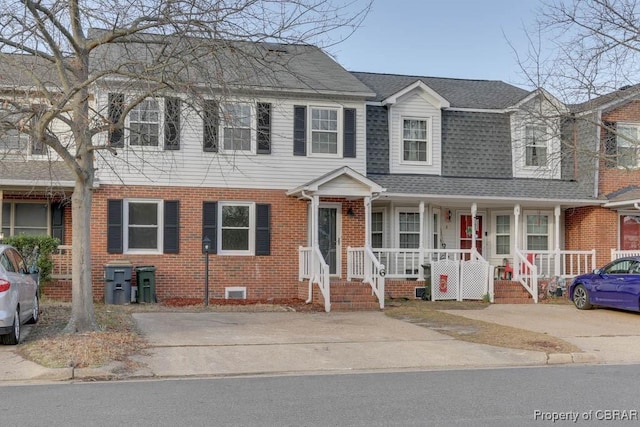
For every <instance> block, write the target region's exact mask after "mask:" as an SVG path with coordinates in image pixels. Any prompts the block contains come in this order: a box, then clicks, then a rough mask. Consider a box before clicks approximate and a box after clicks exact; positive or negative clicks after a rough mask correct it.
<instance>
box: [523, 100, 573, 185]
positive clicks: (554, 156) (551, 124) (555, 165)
mask: <svg viewBox="0 0 640 427" xmlns="http://www.w3.org/2000/svg"><path fill="white" fill-rule="evenodd" d="M558 116H559V114H558V110H557V108H556V107H554V106H553V105H552V104H551V103H550V102H548V101H545V102H544V103H543V104H542V107H541V106H540V101H539V100H538V99H534V100H532V101H530V102H529V103H528V104H527V105H525V106H523V107H522V108H521V109H520V110H518V111H516V112H515V113H513V114H512V116H511V141H513V142H512V145H511V149H512V155H513V176H514V177H516V178H545V179H560V177H561V172H562V171H561V151H560V144H561V141H560V119H559V117H558ZM527 125H542V126H546V128H547V167H535V166H534V167H532V166H526V155H525V144H526V141H525V129H526V126H527Z"/></svg>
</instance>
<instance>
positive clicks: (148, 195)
mask: <svg viewBox="0 0 640 427" xmlns="http://www.w3.org/2000/svg"><path fill="white" fill-rule="evenodd" d="M246 46H247V45H246V44H239V45H237V46H236V47H235V48H236V49H240V50H241V49H243V47H246ZM250 46H251V49H252V53H253V54H255V52H258V53H259V54H260V55H263V56H264V58H265V60H269V61H272V63H271V65H272V66H275V67H276V68H275V69H274V68H270V67H263V68H260V67H256V66H252V67H244V68H243V73H239V72H236V73H233V72H232V73H229V74H227V75H228V76H229V79H230V81H229V82H228V85H226V86H225V87H222V88H221V87H211V86H209V85H208V83H209V82H208V80H207V79H206V75H207V74H198V73H187V74H188V75H189V78H191V79H192V80H191V81H189V83H190V86H189V87H190V89H189V91H186V90H185V91H179V90H177V91H165V92H162V93H161V94H155V95H154V96H153V97H148V98H146V99H144V100H143V101H142V102H141V103H139V104H137V106H135V107H134V108H133V109H131V111H129V112H128V114H127V115H126V116H125V128H124V130H122V131H120V130H113V131H112V132H111V133H109V134H104V135H102V138H101V139H99V140H97V141H96V143H97V144H104V145H110V147H111V151H112V152H114V153H117V155H113V154H110V153H109V152H108V151H100V152H99V153H98V155H97V157H96V168H97V171H96V181H95V190H94V196H93V205H92V212H91V215H92V224H93V227H94V230H93V231H92V240H91V252H92V268H93V273H92V275H93V285H94V291H95V292H94V294H95V296H96V299H99V298H101V296H102V290H103V283H104V274H103V273H104V271H103V266H104V265H105V264H107V263H108V262H111V261H116V260H122V259H126V260H128V261H130V262H131V263H132V264H133V265H135V266H140V265H154V266H156V273H155V274H156V285H157V286H156V287H157V297H158V299H159V300H166V299H168V298H203V296H204V282H205V268H204V265H205V255H204V254H203V240H204V239H205V238H206V239H209V240H210V241H211V251H210V252H211V255H210V256H209V261H210V270H209V284H210V296H211V297H212V298H229V297H241V298H248V299H259V300H269V299H279V298H302V299H306V300H312V299H315V300H320V301H321V302H324V303H325V307H326V309H329V308H330V306H333V307H334V308H338V307H341V308H362V307H366V306H367V305H366V304H369V301H367V297H368V298H372V297H371V293H372V292H373V293H374V294H375V295H376V296H377V298H378V300H379V304H380V306H382V305H383V299H384V296H385V295H386V296H392V297H399V296H402V297H413V296H414V295H415V294H416V288H420V287H422V286H423V283H422V282H420V283H418V282H416V280H422V279H423V277H424V275H425V271H426V272H428V271H429V269H430V268H431V267H432V266H433V268H439V267H436V265H437V264H436V262H438V261H441V260H443V259H450V260H454V259H455V262H458V261H460V260H474V261H478V262H484V263H486V265H491V266H502V267H505V266H507V268H509V267H508V266H511V267H510V270H511V271H510V272H511V273H512V274H513V276H514V278H520V280H521V283H522V284H523V285H524V286H525V287H526V286H528V287H529V290H530V292H531V293H532V294H536V295H537V287H534V286H533V285H532V284H531V283H530V282H529V280H530V279H531V276H532V275H531V274H530V271H532V269H533V271H536V272H537V274H538V275H544V276H552V275H562V276H569V275H572V274H576V271H577V270H576V269H575V268H573V266H571V268H570V267H569V258H566V257H571V256H583V255H584V256H585V257H587V258H588V257H589V256H591V258H593V255H592V253H591V252H589V254H591V255H589V254H586V255H585V254H579V252H585V251H586V250H590V249H592V248H593V247H594V246H589V245H588V243H589V242H585V245H582V244H580V245H575V244H574V242H573V240H572V241H571V242H569V241H567V242H565V240H566V239H567V240H568V239H569V237H571V236H572V235H571V232H572V230H573V228H572V227H574V223H575V222H571V221H570V220H569V219H570V218H575V213H576V212H580V211H581V210H585V211H589V210H590V209H599V208H596V207H594V206H599V205H601V204H602V203H604V201H603V200H601V199H599V198H598V194H597V193H596V192H595V191H594V186H595V184H594V180H593V176H591V178H588V177H587V178H584V177H582V176H580V175H579V171H580V167H579V166H580V165H581V163H580V161H581V160H580V159H578V157H577V156H576V155H575V152H576V151H575V150H571V149H567V148H566V147H565V146H564V145H563V144H562V141H561V137H560V135H561V128H562V126H563V124H564V119H565V118H566V116H567V114H568V113H569V111H568V110H567V109H566V108H565V107H564V106H562V105H560V104H559V103H557V102H556V101H555V100H553V99H552V98H551V97H550V96H549V95H548V94H547V93H546V92H544V91H542V90H539V91H534V92H528V91H525V90H522V89H520V88H518V87H515V86H512V85H509V84H506V83H503V82H498V81H483V80H462V79H447V78H433V77H415V76H402V75H387V74H374V73H349V72H347V71H346V70H344V69H343V68H342V67H341V66H340V65H339V64H338V63H336V62H335V61H334V60H332V59H331V58H330V57H329V56H328V55H326V54H325V53H324V52H322V51H321V50H320V49H318V48H316V47H313V46H307V45H273V44H254V45H250ZM118 49H119V47H118V46H112V47H110V48H109V50H107V51H104V52H101V53H100V56H99V57H100V58H102V59H105V61H104V63H111V62H112V61H115V60H117V59H118V58H125V57H126V54H130V53H131V52H136V50H135V49H133V50H127V51H126V52H125V50H124V49H123V50H118ZM145 49H146V47H145ZM230 56H231V58H226V60H229V61H231V62H230V63H233V62H234V61H236V60H237V58H235V57H233V54H230ZM244 59H246V58H244ZM110 61H111V62H110ZM218 64H219V65H220V67H221V69H220V70H208V71H209V72H211V74H208V75H219V74H217V73H218V72H223V71H226V70H227V69H226V68H225V62H224V60H222V61H219V62H218ZM281 64H286V66H287V70H279V69H277V66H279V65H281ZM254 65H255V64H254ZM101 66H102V62H96V63H95V64H94V65H93V67H94V68H93V71H94V72H95V71H99V70H100V69H101ZM265 70H266V71H265ZM284 71H286V72H284ZM194 75H197V76H200V77H198V78H194V77H192V76H194ZM240 77H242V78H240ZM231 80H233V81H231ZM132 83H133V84H132ZM25 84H26V83H25ZM141 93H142V92H141V90H140V87H137V86H136V85H135V82H131V81H130V80H127V81H123V80H122V79H118V78H114V79H109V78H104V79H102V80H101V81H100V82H99V83H98V84H97V85H95V86H93V87H92V96H93V100H94V109H95V111H96V114H97V116H99V117H100V119H101V120H108V121H110V122H117V121H118V120H120V119H121V118H122V117H123V111H125V110H126V108H127V106H128V105H129V104H130V102H131V100H132V99H134V98H136V97H140V94H141ZM578 133H579V132H578ZM5 141H9V142H5V143H4V144H5V147H4V148H5V150H6V151H12V152H14V151H16V149H15V147H14V146H19V147H20V150H18V151H20V152H22V153H23V155H22V157H20V158H16V159H15V160H12V161H9V159H7V158H5V159H3V160H0V171H2V174H1V175H0V192H1V193H0V195H1V197H0V203H1V204H2V224H3V228H5V224H6V232H5V234H6V235H7V234H8V235H12V234H16V233H18V232H20V231H21V229H20V227H21V225H20V224H19V222H20V219H21V218H25V219H28V218H29V217H28V216H25V217H23V216H21V215H16V212H18V211H19V210H20V209H25V208H24V206H23V205H24V204H27V203H31V202H32V201H38V202H39V203H40V204H41V205H42V206H45V205H46V206H47V208H46V210H47V213H46V217H47V220H46V223H45V222H43V221H41V222H42V225H41V230H42V231H44V230H45V229H46V231H47V232H48V233H50V234H53V235H55V233H58V232H59V231H58V230H60V229H61V228H60V227H61V224H64V226H63V227H62V230H64V231H66V232H65V233H64V235H62V241H63V243H65V244H69V243H70V241H71V240H70V239H71V236H70V229H69V224H68V222H69V220H70V212H69V206H68V205H67V206H64V207H63V206H62V205H60V204H59V202H60V201H63V200H66V199H65V198H64V197H63V196H68V195H69V194H70V192H71V191H72V189H73V177H72V176H70V173H69V172H68V171H67V170H66V169H65V168H64V165H62V164H61V162H59V161H57V159H56V157H55V155H53V154H50V153H48V152H47V151H46V150H44V151H45V152H46V154H45V155H43V154H42V151H43V148H42V147H39V146H38V144H34V143H30V144H26V143H22V142H20V143H17V142H15V141H13V142H12V141H11V140H5ZM23 147H29V148H25V149H23ZM49 159H51V160H53V162H49ZM5 171H7V172H5ZM26 171H28V172H29V174H27V173H26ZM38 171H39V172H38ZM36 173H37V174H36ZM47 173H48V174H49V175H47ZM48 176H51V177H53V178H54V180H53V181H48V180H47V179H46V178H47V177H48ZM34 178H35V179H36V181H33V179H34ZM18 184H20V185H18ZM587 207H588V208H587ZM58 212H59V213H58ZM65 212H66V213H65ZM62 213H64V216H62ZM7 218H9V219H7ZM565 223H566V224H567V226H565ZM565 234H566V236H567V238H566V239H565ZM567 249H572V252H573V254H570V253H568V252H567V251H566V250H567ZM571 259H573V258H571ZM580 259H583V260H584V259H586V258H580ZM532 262H533V264H532ZM571 262H572V261H571ZM581 262H582V263H583V264H581V267H580V268H585V267H587V269H590V267H591V265H592V259H589V262H588V263H587V262H584V261H581ZM428 264H429V266H427V265H428ZM505 264H506V265H505ZM456 265H459V264H456ZM533 265H536V267H537V268H534V267H533ZM447 268H449V267H447ZM456 268H459V267H456ZM483 271H484V273H482V274H476V276H478V277H477V279H478V280H476V282H477V284H478V287H477V289H474V294H473V297H474V298H478V297H481V295H482V294H483V293H486V292H488V291H490V288H489V286H490V284H491V283H492V282H493V269H492V268H489V269H487V270H483ZM458 272H460V270H455V271H454V270H451V271H450V272H447V274H438V275H435V276H434V277H437V278H439V279H440V280H442V277H443V276H444V277H445V281H446V280H448V279H447V278H448V277H449V276H450V278H451V279H453V277H454V276H456V275H457V274H458ZM385 274H386V275H385ZM434 274H435V273H434ZM460 274H462V275H463V276H464V274H465V273H464V271H462V273H460ZM497 275H498V277H499V278H502V277H504V276H505V275H506V271H504V269H502V270H499V271H498V272H497ZM347 280H349V281H350V282H348V281H347ZM361 281H363V282H365V283H366V286H363V285H362V284H361V283H360V282H361ZM64 286H67V288H68V289H69V293H68V294H67V295H66V296H67V297H69V296H70V287H69V286H68V284H64V283H63V284H59V286H58V288H55V289H56V290H57V292H62V291H61V289H63V288H64ZM351 287H353V288H358V289H364V293H363V295H358V296H357V297H354V296H350V295H349V291H348V289H349V288H351ZM534 288H535V289H534ZM443 289H444V291H443ZM440 291H442V293H443V295H441V297H443V298H446V299H449V298H451V296H450V295H449V294H448V293H447V290H446V283H444V288H442V286H441V287H440ZM445 294H446V295H445ZM331 295H333V297H335V296H336V295H342V302H344V301H348V302H349V303H347V304H345V305H343V306H340V305H339V304H340V302H341V301H340V300H339V299H336V298H333V297H331ZM345 295H346V296H345ZM464 295H466V296H467V297H468V296H469V295H467V294H464ZM456 297H460V295H457V296H456ZM360 298H362V301H367V302H366V304H363V305H362V306H360V305H358V303H356V301H360ZM534 298H535V295H534ZM323 299H324V300H323ZM331 301H333V302H331Z"/></svg>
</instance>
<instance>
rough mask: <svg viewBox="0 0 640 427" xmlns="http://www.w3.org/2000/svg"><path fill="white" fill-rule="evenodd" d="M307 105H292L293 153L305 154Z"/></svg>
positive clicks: (296, 154)
mask: <svg viewBox="0 0 640 427" xmlns="http://www.w3.org/2000/svg"><path fill="white" fill-rule="evenodd" d="M306 121H307V107H305V106H300V105H296V106H294V107H293V155H294V156H306V155H307V127H306Z"/></svg>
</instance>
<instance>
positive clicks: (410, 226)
mask: <svg viewBox="0 0 640 427" xmlns="http://www.w3.org/2000/svg"><path fill="white" fill-rule="evenodd" d="M400 231H401V232H402V231H413V232H420V214H418V213H408V212H401V213H400Z"/></svg>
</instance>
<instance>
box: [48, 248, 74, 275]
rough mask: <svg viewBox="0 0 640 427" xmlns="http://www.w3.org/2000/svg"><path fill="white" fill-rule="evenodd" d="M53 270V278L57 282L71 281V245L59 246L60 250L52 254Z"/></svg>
mask: <svg viewBox="0 0 640 427" xmlns="http://www.w3.org/2000/svg"><path fill="white" fill-rule="evenodd" d="M51 260H52V261H53V269H52V271H51V278H52V279H56V280H60V279H62V280H71V268H72V262H71V245H58V249H57V250H56V251H55V252H54V253H53V254H51Z"/></svg>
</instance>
